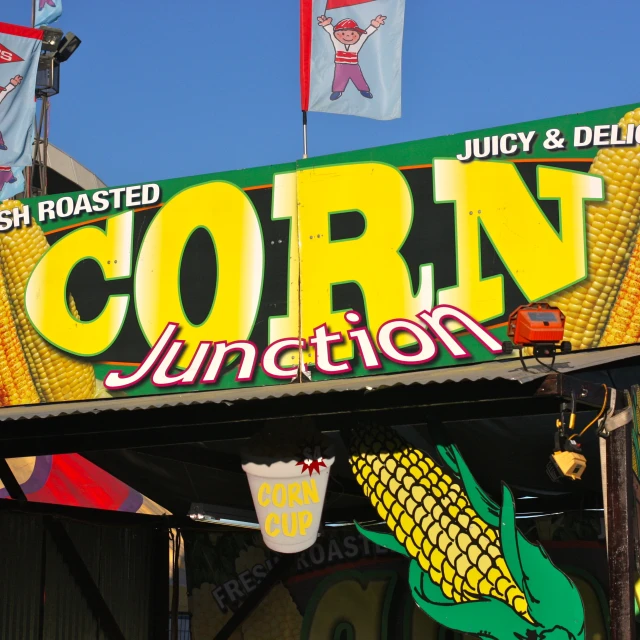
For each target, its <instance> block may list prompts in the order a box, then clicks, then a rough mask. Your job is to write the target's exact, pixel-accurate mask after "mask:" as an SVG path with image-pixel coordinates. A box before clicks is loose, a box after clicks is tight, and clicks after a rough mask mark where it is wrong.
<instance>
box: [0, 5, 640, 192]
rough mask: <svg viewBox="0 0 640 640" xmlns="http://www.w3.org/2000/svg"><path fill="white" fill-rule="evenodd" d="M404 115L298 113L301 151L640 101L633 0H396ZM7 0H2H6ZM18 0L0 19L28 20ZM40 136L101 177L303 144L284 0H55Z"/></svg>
mask: <svg viewBox="0 0 640 640" xmlns="http://www.w3.org/2000/svg"><path fill="white" fill-rule="evenodd" d="M406 2H407V10H406V28H405V44H404V75H403V85H404V90H403V117H402V118H401V119H400V120H395V121H391V122H377V121H373V120H366V119H363V118H356V117H346V116H337V115H328V114H316V113H311V114H309V151H310V155H311V156H313V155H323V154H327V153H335V152H341V151H348V150H351V149H359V148H364V147H372V146H378V145H382V144H389V143H394V142H403V141H407V140H416V139H420V138H427V137H433V136H438V135H443V134H449V133H457V132H461V131H469V130H473V129H480V128H483V127H489V126H493V125H501V124H511V123H516V122H521V121H526V120H532V119H537V118H543V117H548V116H554V115H562V114H567V113H577V112H580V111H588V110H591V109H598V108H602V107H608V106H613V105H619V104H627V103H631V102H636V101H640V81H639V80H638V77H637V75H638V74H637V68H638V58H639V54H638V47H637V36H636V35H635V32H634V30H633V29H634V26H635V25H636V24H638V23H639V21H640V4H638V2H637V1H635V0H633V1H632V0H599V1H597V0H581V1H579V2H578V1H577V0H553V1H551V0H539V1H537V2H532V1H531V0H485V1H484V2H480V1H479V0H440V1H439V2H431V1H428V0H406ZM7 5H8V6H7ZM30 5H31V2H30V0H9V1H8V2H7V1H6V0H5V2H3V7H2V15H1V16H0V20H2V21H5V22H13V23H17V24H28V23H29V22H30V15H31V10H30ZM64 6H65V13H64V15H63V17H62V18H61V20H60V21H59V22H58V24H56V26H59V27H60V28H62V29H63V30H65V31H73V32H75V33H77V34H78V36H80V38H81V39H82V41H83V43H82V46H81V47H80V49H78V51H77V52H76V54H75V55H74V56H73V57H72V58H71V59H70V60H69V61H68V62H66V63H65V64H64V66H63V68H62V82H61V93H60V95H58V96H56V97H55V98H53V99H52V110H51V140H52V142H53V143H54V144H56V145H57V146H59V147H61V148H62V149H64V150H65V151H67V152H68V153H70V154H71V155H73V156H74V157H75V158H77V159H78V160H79V161H81V162H82V163H84V164H85V165H86V166H87V167H89V168H90V169H91V170H93V171H95V172H96V173H97V174H98V175H99V176H100V177H101V178H102V179H103V180H104V181H105V182H107V183H108V184H110V185H117V184H125V183H136V182H143V181H151V180H161V179H165V178H174V177H180V176H186V175H195V174H201V173H210V172H215V171H223V170H228V169H240V168H246V167H253V166H260V165H265V164H274V163H279V162H287V161H292V160H295V159H297V158H299V157H300V156H301V146H302V142H301V124H300V119H301V118H300V96H299V72H298V39H299V36H298V33H299V30H298V2H297V0H278V1H276V2H265V1H264V0H244V1H243V2H240V1H239V0H234V1H230V0H227V1H225V0H211V1H205V0H182V2H176V1H175V0H153V1H152V0H106V1H104V0H103V2H96V1H95V0H89V1H87V0H64Z"/></svg>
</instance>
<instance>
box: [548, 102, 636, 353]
mask: <svg viewBox="0 0 640 640" xmlns="http://www.w3.org/2000/svg"><path fill="white" fill-rule="evenodd" d="M619 124H620V127H621V129H622V131H623V134H624V135H626V132H627V126H628V125H629V124H635V125H640V109H636V110H634V111H630V112H629V113H627V114H626V115H625V116H624V117H623V118H622V120H620V123H619ZM589 173H592V174H596V175H600V176H602V177H603V178H604V180H605V186H606V198H605V200H603V201H602V202H591V203H589V204H588V205H587V252H588V270H587V278H586V279H585V280H583V281H581V282H579V283H578V284H576V285H574V286H572V287H570V288H568V289H565V290H564V291H561V292H560V293H558V294H556V295H554V296H552V297H550V298H549V299H548V300H547V302H549V303H550V304H552V305H554V306H557V307H559V308H560V309H561V310H562V311H563V312H564V314H565V315H566V317H567V319H566V325H565V333H564V338H565V340H569V341H570V342H571V344H572V345H573V347H574V349H580V348H582V349H588V348H591V347H596V346H598V343H599V342H600V338H601V337H602V333H603V331H604V328H605V324H606V322H607V319H608V318H609V314H610V312H611V311H612V308H613V306H614V300H615V299H616V294H618V290H619V288H620V284H621V282H622V279H623V277H624V275H625V271H626V269H627V265H628V263H629V258H630V256H631V251H632V249H633V243H634V241H635V238H636V235H637V233H638V230H639V225H638V221H639V219H640V147H612V148H607V149H600V150H599V151H598V153H597V155H596V157H595V160H594V161H593V164H592V165H591V168H590V169H589ZM621 293H622V296H623V297H622V299H624V295H625V293H624V292H623V291H622V290H621ZM623 308H624V307H622V306H620V307H619V309H620V310H621V309H623ZM616 335H619V334H616ZM611 339H612V337H608V338H607V340H611Z"/></svg>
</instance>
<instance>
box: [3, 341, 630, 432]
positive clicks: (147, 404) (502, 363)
mask: <svg viewBox="0 0 640 640" xmlns="http://www.w3.org/2000/svg"><path fill="white" fill-rule="evenodd" d="M639 356H640V345H629V346H623V347H612V348H608V349H596V350H592V351H580V352H575V353H570V354H566V355H559V356H558V357H557V358H556V361H555V364H554V366H553V369H554V370H555V371H557V372H560V373H564V374H570V373H573V372H576V371H580V370H584V369H589V368H593V367H600V366H603V365H607V364H610V363H613V362H616V363H617V362H620V361H624V360H629V359H630V358H634V357H639ZM525 362H526V363H527V370H524V369H523V367H522V364H521V362H520V360H519V359H518V358H509V359H499V360H497V361H491V362H483V363H479V364H470V365H458V366H453V367H447V368H443V369H427V370H421V371H408V372H406V373H396V374H389V375H385V374H381V375H374V376H368V377H361V378H337V379H332V380H323V381H318V382H312V381H307V382H303V383H292V384H277V385H272V386H265V387H250V388H248V387H245V388H235V389H220V390H212V391H197V392H191V393H173V394H164V395H153V396H142V397H135V398H111V399H101V400H88V401H84V402H61V403H55V404H42V405H29V406H19V407H5V408H2V409H0V421H9V420H11V421H13V420H25V419H31V418H49V417H55V416H70V415H79V414H97V413H100V412H102V411H136V410H140V409H161V408H165V407H178V406H192V405H202V404H209V403H211V404H226V405H229V404H235V403H237V402H243V401H251V400H266V399H269V400H273V399H277V398H287V397H295V396H310V395H316V394H325V393H340V392H345V391H363V390H364V391H374V390H382V389H388V388H391V387H402V386H405V387H408V386H411V385H430V384H444V383H453V382H475V381H481V380H485V381H491V380H498V379H501V380H508V381H513V382H518V383H521V384H525V383H527V382H532V381H533V380H537V379H540V378H544V377H545V376H547V375H548V374H549V373H550V372H551V370H550V368H549V367H548V366H546V365H544V364H538V363H536V361H535V360H534V359H533V358H526V359H525Z"/></svg>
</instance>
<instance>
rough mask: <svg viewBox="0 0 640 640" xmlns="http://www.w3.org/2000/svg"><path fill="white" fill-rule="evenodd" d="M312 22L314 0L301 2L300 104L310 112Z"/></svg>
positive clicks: (302, 0)
mask: <svg viewBox="0 0 640 640" xmlns="http://www.w3.org/2000/svg"><path fill="white" fill-rule="evenodd" d="M312 22H313V0H300V102H301V107H302V111H308V110H309V90H310V84H311V33H312Z"/></svg>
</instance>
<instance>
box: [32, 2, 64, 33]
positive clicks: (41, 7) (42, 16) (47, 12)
mask: <svg viewBox="0 0 640 640" xmlns="http://www.w3.org/2000/svg"><path fill="white" fill-rule="evenodd" d="M61 15H62V0H36V27H44V26H46V25H48V24H53V23H54V22H55V21H56V20H57V19H58V18H59V17H60V16H61Z"/></svg>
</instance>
